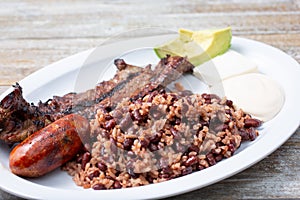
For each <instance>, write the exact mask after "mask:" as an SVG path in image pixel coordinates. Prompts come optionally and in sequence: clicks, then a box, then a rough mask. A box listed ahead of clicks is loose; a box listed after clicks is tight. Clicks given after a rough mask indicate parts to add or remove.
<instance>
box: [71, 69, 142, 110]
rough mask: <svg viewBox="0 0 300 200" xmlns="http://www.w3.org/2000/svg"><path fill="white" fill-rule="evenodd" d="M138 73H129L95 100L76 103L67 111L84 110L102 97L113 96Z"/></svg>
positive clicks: (98, 101)
mask: <svg viewBox="0 0 300 200" xmlns="http://www.w3.org/2000/svg"><path fill="white" fill-rule="evenodd" d="M139 74H140V73H139V72H137V73H133V74H130V75H129V76H128V78H127V79H126V80H125V81H122V82H121V83H119V84H117V85H116V87H114V88H112V89H111V90H110V91H108V92H106V93H104V94H103V95H102V96H100V97H99V98H96V99H95V100H89V101H86V102H84V104H78V105H76V106H74V107H73V108H72V109H71V110H70V111H69V113H74V112H79V111H82V110H84V109H85V108H87V107H91V106H93V105H94V104H98V103H100V102H101V101H103V100H104V99H106V98H109V97H111V96H113V95H114V94H115V93H116V92H117V91H118V90H121V89H123V88H124V87H125V85H126V84H127V83H128V82H129V81H130V80H131V79H132V78H134V77H136V76H138V75H139Z"/></svg>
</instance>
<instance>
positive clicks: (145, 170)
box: [64, 89, 260, 190]
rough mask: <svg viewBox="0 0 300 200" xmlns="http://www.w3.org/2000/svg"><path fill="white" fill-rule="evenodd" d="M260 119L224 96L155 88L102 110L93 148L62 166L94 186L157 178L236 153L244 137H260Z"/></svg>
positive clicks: (93, 129)
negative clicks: (253, 116) (114, 106)
mask: <svg viewBox="0 0 300 200" xmlns="http://www.w3.org/2000/svg"><path fill="white" fill-rule="evenodd" d="M259 125H260V121H259V120H256V119H253V118H252V117H251V116H250V115H247V114H245V113H244V112H243V111H242V110H236V109H235V108H234V106H233V103H232V101H230V100H227V99H225V98H224V99H220V98H219V97H218V96H216V95H212V94H202V95H200V94H192V93H191V92H188V91H183V92H181V93H172V92H171V93H169V92H166V91H165V90H161V89H160V90H155V91H152V92H149V93H148V94H146V95H145V96H140V97H139V98H138V99H136V100H135V101H132V100H130V99H125V100H124V101H122V102H120V103H119V104H118V105H117V107H116V108H115V109H113V110H111V111H107V110H105V109H100V110H98V112H97V115H96V119H95V120H93V121H92V122H91V136H93V137H95V138H96V140H95V142H94V143H93V146H92V149H91V151H90V152H86V153H83V154H82V155H79V156H78V159H77V160H74V161H72V162H69V163H67V164H66V166H65V167H64V170H66V171H68V173H69V174H70V175H72V176H73V179H74V181H75V183H76V184H77V185H79V186H82V187H84V188H93V189H96V190H99V189H113V188H127V187H133V186H141V185H147V184H150V183H158V182H162V181H166V180H170V179H173V178H176V177H180V176H183V175H186V174H190V173H192V172H194V171H199V170H202V169H205V168H207V167H210V166H212V165H215V164H216V163H217V162H218V161H220V160H222V159H223V158H228V157H230V156H232V155H233V153H234V152H235V151H236V149H237V148H239V146H240V144H241V142H242V141H247V140H254V139H255V138H256V137H257V135H258V132H257V130H256V129H255V128H256V127H258V126H259ZM84 157H85V159H83V158H84Z"/></svg>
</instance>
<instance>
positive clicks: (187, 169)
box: [181, 167, 193, 176]
mask: <svg viewBox="0 0 300 200" xmlns="http://www.w3.org/2000/svg"><path fill="white" fill-rule="evenodd" d="M192 172H193V168H192V167H187V168H185V169H183V170H182V171H181V174H182V175H183V176H184V175H187V174H190V173H192Z"/></svg>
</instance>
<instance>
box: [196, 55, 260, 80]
mask: <svg viewBox="0 0 300 200" xmlns="http://www.w3.org/2000/svg"><path fill="white" fill-rule="evenodd" d="M251 72H258V69H257V65H256V64H255V63H254V62H253V61H252V60H250V59H247V58H246V57H245V56H243V55H242V54H240V53H238V52H236V51H234V50H231V49H229V50H228V51H227V52H225V53H224V54H222V55H219V56H216V57H215V58H213V59H211V60H209V61H207V62H205V63H203V64H202V65H199V66H198V67H195V68H194V75H195V76H197V77H199V78H200V79H201V80H203V81H204V82H206V83H210V84H215V83H216V82H217V81H222V80H225V79H227V78H230V77H233V76H238V75H242V74H246V73H251Z"/></svg>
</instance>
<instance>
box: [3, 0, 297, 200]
mask: <svg viewBox="0 0 300 200" xmlns="http://www.w3.org/2000/svg"><path fill="white" fill-rule="evenodd" d="M225 26H231V27H232V32H233V35H234V36H240V37H245V38H249V39H254V40H258V41H261V42H264V43H267V44H269V45H272V46H275V47H277V48H279V49H281V50H283V51H284V52H286V53H287V54H289V55H291V56H292V57H293V58H294V59H296V60H297V61H298V62H300V1H299V0H248V1H244V0H212V1H204V0H199V1H197V0H191V1H174V0H172V1H171V0H164V1H162V0H151V1H146V0H144V1H142V0H140V1H138V0H137V1H134V0H127V1H121V0H115V1H110V0H106V1H103V0H102V1H96V0H94V1H92V0H88V1H86V0H81V1H79V0H65V1H53V0H45V1H34V0H27V1H25V0H23V1H21V0H12V1H0V27H1V28H0V93H2V92H3V91H5V90H6V89H7V88H8V87H9V86H10V85H11V84H14V83H15V82H16V81H19V80H21V79H22V78H24V77H26V76H27V75H29V74H31V73H32V72H34V71H36V70H38V69H40V68H42V67H44V66H46V65H48V64H50V63H52V62H54V61H58V60H60V59H62V58H65V57H68V56H70V55H72V54H75V53H78V52H81V51H84V50H87V49H89V48H92V47H95V46H97V45H99V44H101V42H103V41H104V40H105V39H107V38H108V37H110V36H112V35H115V34H119V33H122V32H124V31H129V30H132V29H136V28H145V27H161V28H167V29H171V30H174V31H176V30H177V29H178V28H186V29H192V30H200V29H206V28H221V27H225ZM283 67H284V66H283ZM283 134H284V133H283ZM299 153H300V131H299V129H298V131H297V132H296V133H295V134H294V135H293V136H292V137H291V138H290V139H289V140H288V141H287V142H286V143H285V144H284V145H283V146H282V147H280V148H279V149H278V150H277V151H275V152H274V153H273V154H271V155H270V156H269V157H267V158H266V159H264V160H263V161H261V162H259V163H258V164H256V165H254V166H253V167H251V168H249V169H247V170H245V171H244V172H241V173H239V174H237V175H235V176H233V177H231V178H229V179H226V180H224V181H221V182H219V183H217V184H214V185H211V186H208V187H206V188H203V189H200V190H197V191H194V192H190V193H187V194H184V195H180V196H177V197H174V198H173V199H186V198H190V199H202V198H205V199H207V198H210V199H220V198H222V199H236V198H239V199H240V198H247V199H248V198H251V199H261V198H263V199H268V198H297V197H298V198H299V197H300V190H299V189H300V163H299V155H300V154H299ZM199 181H201V180H199ZM237 186H238V187H237ZM0 199H18V198H17V197H15V196H12V195H9V194H7V193H5V192H3V191H1V190H0Z"/></svg>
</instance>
